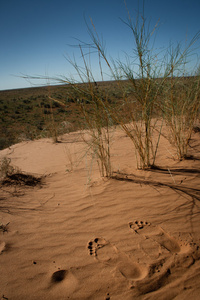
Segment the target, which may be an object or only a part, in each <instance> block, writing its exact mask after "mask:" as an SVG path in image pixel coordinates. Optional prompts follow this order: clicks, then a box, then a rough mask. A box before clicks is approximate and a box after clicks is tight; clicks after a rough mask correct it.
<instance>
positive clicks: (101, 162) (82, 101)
mask: <svg viewBox="0 0 200 300" xmlns="http://www.w3.org/2000/svg"><path fill="white" fill-rule="evenodd" d="M80 52H81V56H82V59H83V63H84V71H83V70H81V69H80V68H79V67H78V66H77V64H76V62H75V61H72V60H70V63H71V64H72V65H73V67H74V68H75V69H76V71H77V74H78V75H79V78H80V80H81V83H84V84H83V85H80V84H79V83H80V82H79V83H78V84H77V83H75V82H74V81H72V80H69V82H70V83H71V84H72V87H73V89H75V90H76V97H77V98H76V99H75V101H76V103H77V104H78V108H79V111H80V117H82V118H83V120H82V121H83V124H84V125H82V126H84V128H82V129H86V130H87V131H86V133H87V134H88V135H89V137H87V136H86V135H85V134H84V133H83V132H84V131H83V130H82V139H83V141H84V142H85V143H86V145H87V152H90V153H91V155H92V158H93V159H96V160H97V163H98V166H99V171H100V174H101V176H102V177H111V175H112V166H111V153H110V144H111V125H112V124H113V123H112V119H111V117H110V114H109V112H108V110H107V106H108V105H107V103H108V96H107V94H106V91H104V90H102V89H101V88H100V87H99V86H98V83H96V81H95V79H94V77H93V74H92V71H91V67H90V64H89V62H88V61H87V59H86V57H85V55H84V53H83V49H82V47H81V46H80ZM100 67H101V64H100Z"/></svg>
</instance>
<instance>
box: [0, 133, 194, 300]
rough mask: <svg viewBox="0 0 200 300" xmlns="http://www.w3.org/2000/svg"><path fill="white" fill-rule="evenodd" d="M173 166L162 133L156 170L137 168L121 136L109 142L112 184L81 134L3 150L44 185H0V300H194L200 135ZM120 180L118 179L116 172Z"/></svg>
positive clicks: (128, 143) (131, 150)
mask: <svg viewBox="0 0 200 300" xmlns="http://www.w3.org/2000/svg"><path fill="white" fill-rule="evenodd" d="M190 146H191V147H190V149H189V153H190V154H192V155H194V159H191V160H186V161H182V162H177V161H176V160H174V155H175V149H174V148H173V146H171V145H170V144H169V143H168V141H167V140H166V139H165V138H164V137H162V138H161V143H160V146H159V151H158V157H157V161H156V163H157V164H158V165H159V167H160V169H157V170H152V171H141V170H136V161H135V157H134V148H133V145H132V143H131V141H130V140H129V139H128V138H127V137H126V136H125V135H124V133H123V132H121V131H120V130H118V129H116V131H115V133H113V137H112V145H111V149H112V165H113V169H114V170H115V172H117V173H118V175H117V176H118V177H117V179H109V180H108V179H103V178H101V177H100V175H99V171H98V167H97V165H96V163H95V161H92V159H91V158H90V157H89V155H88V156H87V155H85V145H84V143H83V142H81V140H80V137H79V134H78V133H70V134H66V135H65V136H63V138H62V143H58V144H53V142H52V141H51V140H50V139H42V140H37V141H28V142H22V143H20V144H17V145H13V146H12V147H10V148H9V149H5V150H3V151H1V152H0V157H4V156H6V157H8V158H11V162H12V164H13V165H14V166H17V167H19V168H20V169H21V170H22V171H23V172H28V173H31V174H34V175H37V176H44V178H43V183H42V185H41V186H35V187H32V186H31V187H28V186H12V187H10V186H9V187H8V186H3V187H1V189H0V224H4V225H6V224H7V223H9V224H8V225H7V227H6V229H7V230H8V231H5V232H3V231H2V230H1V231H0V297H2V298H1V299H9V300H19V299H20V300H23V299H30V300H32V299H33V300H36V299H37V300H38V299H44V300H45V299H46V300H47V299H48V300H51V299H56V300H57V299H94V300H95V299H107V300H108V299H119V300H121V299H159V300H161V299H163V300H164V299H166V300H169V299H177V300H179V299H181V300H184V299H200V284H199V283H200V260H199V258H200V250H199V245H200V202H199V201H200V152H199V150H200V134H199V133H195V134H194V135H193V138H192V140H191V142H190ZM115 174H116V173H115Z"/></svg>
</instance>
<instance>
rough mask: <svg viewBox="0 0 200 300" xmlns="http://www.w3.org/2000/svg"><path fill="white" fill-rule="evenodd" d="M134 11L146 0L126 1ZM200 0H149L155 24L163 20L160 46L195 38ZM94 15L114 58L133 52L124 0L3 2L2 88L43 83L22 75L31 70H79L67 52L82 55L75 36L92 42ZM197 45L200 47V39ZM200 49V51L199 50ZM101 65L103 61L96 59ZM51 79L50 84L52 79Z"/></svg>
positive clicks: (0, 32)
mask: <svg viewBox="0 0 200 300" xmlns="http://www.w3.org/2000/svg"><path fill="white" fill-rule="evenodd" d="M126 3H127V6H128V9H129V11H130V14H131V15H132V13H133V12H134V10H135V9H137V8H138V3H139V5H140V8H141V7H142V0H127V1H126ZM199 12H200V1H199V0H190V1H189V0H173V1H172V0H166V1H165V0H164V1H163V0H162V1H161V0H146V1H145V15H146V17H147V18H149V19H151V24H152V26H153V25H155V24H156V22H157V20H158V19H160V27H159V30H158V34H157V38H156V41H157V43H156V46H157V47H158V48H163V47H167V46H168V45H169V42H170V41H172V42H174V43H176V42H177V41H181V42H183V43H185V39H186V36H187V39H188V40H190V39H191V38H192V37H193V36H194V35H195V33H196V32H197V31H198V30H200V17H199ZM84 17H85V19H86V20H87V21H88V23H89V22H90V20H89V17H92V20H93V22H94V24H95V26H96V29H97V31H98V33H99V35H102V36H103V39H104V41H105V43H106V51H107V54H108V56H109V55H110V56H112V57H114V58H117V57H122V56H123V51H126V52H127V53H130V54H131V49H132V47H133V46H134V44H133V40H132V36H131V33H130V30H129V29H128V28H127V27H126V26H125V25H124V24H123V23H122V21H121V20H120V18H122V19H124V20H126V18H127V13H126V9H125V5H124V1H123V0H101V1H100V0H99V1H95V0H84V1H81V0H70V1H68V0H34V1H33V0H32V1H31V0H26V1H25V0H8V1H2V0H1V1H0V90H4V89H14V88H23V87H30V86H33V85H34V84H35V85H41V84H42V83H43V82H42V81H41V82H38V81H36V82H35V81H31V83H30V82H28V81H26V80H25V79H23V78H20V77H18V76H20V75H22V74H28V75H31V76H35V75H41V76H46V77H48V76H49V77H54V76H59V75H66V76H67V77H68V76H69V75H70V74H75V73H74V70H73V69H72V68H71V66H70V65H69V64H68V63H67V61H66V59H65V58H64V55H70V56H72V55H73V53H74V55H75V57H76V59H77V61H78V62H79V59H80V53H79V52H78V50H77V49H74V48H73V47H70V46H69V44H74V43H76V41H75V40H74V38H78V39H81V40H83V41H86V42H89V41H90V40H89V35H88V32H87V27H86V25H85V21H84ZM196 46H200V41H198V43H197V45H196ZM197 52H199V49H198V50H197ZM92 63H93V65H92V67H93V70H94V72H95V68H96V67H97V65H98V62H96V61H95V60H92ZM46 83H48V82H46Z"/></svg>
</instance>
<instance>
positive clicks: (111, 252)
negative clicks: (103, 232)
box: [87, 238, 148, 280]
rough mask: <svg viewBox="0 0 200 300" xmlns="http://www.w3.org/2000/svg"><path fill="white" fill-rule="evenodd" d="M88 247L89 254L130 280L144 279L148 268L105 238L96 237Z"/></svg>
mask: <svg viewBox="0 0 200 300" xmlns="http://www.w3.org/2000/svg"><path fill="white" fill-rule="evenodd" d="M87 248H88V250H89V255H91V256H94V257H95V259H96V260H98V261H100V262H102V263H105V264H107V265H109V266H113V267H114V268H117V270H118V271H119V272H120V273H121V274H122V275H123V276H124V277H125V278H126V279H128V280H140V279H143V278H144V277H145V276H146V275H147V273H148V270H147V269H146V268H145V267H142V266H140V265H139V264H138V263H137V262H134V261H132V260H131V259H130V258H129V257H128V256H127V255H125V254H124V253H121V252H120V251H119V250H118V249H117V248H116V247H115V246H114V245H112V244H111V243H110V242H108V241H106V240H105V239H103V238H95V239H94V240H91V241H89V242H88V245H87Z"/></svg>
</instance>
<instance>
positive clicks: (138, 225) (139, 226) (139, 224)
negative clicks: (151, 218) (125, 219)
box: [129, 220, 151, 233]
mask: <svg viewBox="0 0 200 300" xmlns="http://www.w3.org/2000/svg"><path fill="white" fill-rule="evenodd" d="M150 225H151V223H149V222H147V221H137V220H136V221H134V222H129V227H130V228H131V229H132V230H133V231H134V232H135V233H138V230H139V229H143V228H144V227H146V226H150Z"/></svg>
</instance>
